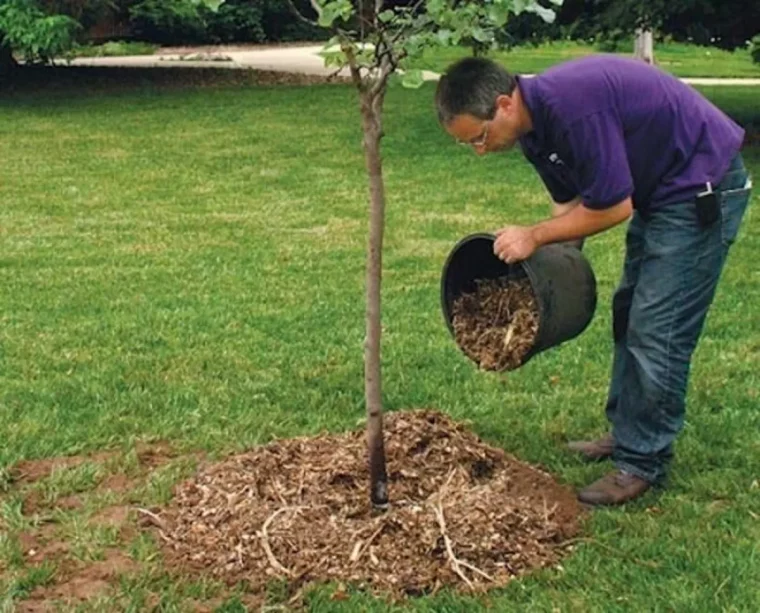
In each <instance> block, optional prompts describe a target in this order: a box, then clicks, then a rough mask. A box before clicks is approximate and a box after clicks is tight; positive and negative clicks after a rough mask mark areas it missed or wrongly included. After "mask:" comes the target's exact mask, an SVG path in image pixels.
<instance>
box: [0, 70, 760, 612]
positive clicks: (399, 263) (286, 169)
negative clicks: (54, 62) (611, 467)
mask: <svg viewBox="0 0 760 613" xmlns="http://www.w3.org/2000/svg"><path fill="white" fill-rule="evenodd" d="M706 91H707V93H708V95H710V96H711V97H713V98H714V99H715V100H716V101H717V102H718V103H719V104H720V105H721V106H723V107H724V108H726V109H727V111H728V112H730V113H732V114H734V115H735V116H741V117H749V118H751V116H752V110H753V109H754V108H756V100H757V97H758V94H759V93H760V90H758V89H752V88H736V89H732V88H720V89H719V88H714V89H710V90H706ZM432 93H433V85H432V84H427V85H425V86H424V87H423V88H422V89H421V90H419V91H406V90H402V89H400V88H394V89H392V91H391V92H390V94H389V98H388V101H387V118H386V132H387V136H386V138H385V140H384V149H383V150H384V158H385V179H386V186H387V196H388V211H387V234H386V245H385V252H384V253H385V260H384V286H383V301H384V303H383V309H384V310H383V324H384V336H383V368H384V371H383V372H384V390H383V392H384V402H385V406H386V409H387V410H389V411H394V410H399V409H409V408H415V407H428V408H436V409H440V410H443V411H445V412H447V413H449V414H450V415H452V416H453V417H455V418H456V419H462V420H470V421H471V422H472V427H473V428H474V429H475V430H476V431H477V432H478V433H479V434H481V435H482V436H483V437H484V438H486V439H487V440H488V441H489V442H491V443H493V444H495V445H498V446H500V447H503V448H504V449H507V450H509V451H510V452H512V453H514V454H516V455H517V456H519V457H521V458H523V459H525V460H526V461H529V462H533V463H536V464H539V465H541V466H543V467H545V468H546V469H547V470H549V471H551V472H552V473H554V474H556V475H557V476H558V478H559V479H560V480H561V481H563V482H565V483H568V484H569V485H571V486H573V487H580V486H583V485H585V484H586V483H588V482H589V481H590V480H593V479H595V478H596V477H597V476H599V475H601V474H602V473H603V472H604V471H605V470H607V466H604V465H596V466H588V465H585V464H582V463H581V462H580V461H578V460H577V459H576V458H574V457H571V456H569V455H568V454H567V453H565V452H564V451H563V449H562V442H563V441H564V440H566V439H567V438H571V437H576V436H581V435H588V434H594V433H597V432H601V431H603V430H604V428H605V422H604V417H603V412H602V405H603V402H604V397H605V392H606V386H607V380H608V371H609V366H610V352H611V341H610V334H609V329H610V316H609V303H610V297H611V294H612V292H613V290H614V287H615V284H616V282H617V279H618V275H619V268H620V265H621V263H622V256H623V243H622V239H623V229H622V228H620V229H617V230H615V231H612V232H609V233H606V234H604V235H601V236H598V237H595V238H593V239H591V240H589V241H588V242H587V247H586V252H587V254H588V256H589V258H590V259H591V261H592V263H593V266H594V269H595V271H596V274H597V277H598V286H599V308H598V311H597V313H596V316H595V319H594V321H593V322H592V324H591V326H590V327H589V328H588V329H587V331H586V332H585V333H584V334H583V335H582V336H581V337H579V338H578V339H576V340H575V341H573V342H572V343H568V344H566V345H564V346H562V347H559V348H557V349H554V350H552V351H549V352H546V353H544V354H542V355H540V356H537V357H536V358H534V359H533V360H532V361H531V362H530V363H529V364H528V365H526V366H525V367H524V368H522V369H520V370H518V371H515V372H513V373H510V374H506V375H494V374H484V373H480V372H478V371H476V370H475V369H474V368H473V366H472V364H471V363H469V362H468V361H467V360H466V359H465V358H464V357H463V356H462V355H461V354H460V353H459V351H458V350H457V348H456V347H455V345H454V343H453V342H452V340H451V338H450V337H449V334H448V332H447V330H446V328H445V326H444V324H443V319H442V316H441V312H440V306H439V279H440V272H441V267H442V265H443V261H444V259H445V257H446V255H447V253H448V251H449V250H450V249H451V247H452V246H453V244H454V243H455V242H456V241H457V240H458V239H459V238H460V237H462V236H464V235H465V234H468V233H470V232H475V231H483V230H489V229H493V228H496V227H498V226H500V225H502V224H504V223H507V222H529V221H532V220H537V219H539V218H541V217H542V216H544V215H545V214H546V213H547V212H548V206H547V198H546V196H545V194H544V191H543V189H542V187H541V185H540V183H539V180H538V178H537V177H536V175H535V174H534V173H533V172H532V170H531V169H530V167H529V166H528V164H527V163H526V162H525V161H524V160H523V159H522V158H521V157H520V155H519V154H518V153H509V154H505V155H497V156H493V157H487V158H478V157H476V156H474V155H472V153H470V152H469V151H467V150H465V149H464V148H461V147H457V146H455V145H454V144H453V143H452V142H451V140H450V139H449V138H448V137H447V136H446V135H445V134H444V133H443V132H442V131H441V130H440V128H439V127H438V125H437V124H436V120H435V117H434V112H433V108H432ZM358 126H359V124H358V113H357V108H356V101H355V97H354V93H353V91H352V90H351V89H350V88H349V87H344V86H315V87H309V88H298V87H279V88H256V87H249V88H221V89H207V90H203V91H168V92H167V91H164V92H160V91H158V90H156V89H154V88H146V89H137V90H136V91H133V92H122V93H118V94H117V93H114V94H110V95H109V94H103V93H102V92H101V93H100V95H98V96H94V95H88V91H87V89H86V88H84V87H83V88H80V90H79V91H69V92H59V93H58V94H57V96H56V97H55V98H51V97H48V96H45V95H40V94H37V95H15V96H13V97H6V98H4V99H2V100H1V101H0V157H1V159H2V160H3V176H2V180H1V181H0V202H2V207H0V231H1V232H2V240H0V283H1V284H2V288H3V291H2V293H1V294H0V317H1V318H2V320H1V321H2V325H0V362H1V367H0V436H2V440H3V445H2V446H1V447H0V467H5V468H4V469H3V470H4V471H7V469H8V467H10V465H12V464H13V463H14V462H15V461H17V460H20V459H22V458H39V457H47V456H57V455H63V454H73V453H84V452H92V451H96V450H100V449H103V448H113V447H116V448H124V449H126V448H128V447H129V446H131V445H133V444H134V443H135V441H138V440H156V439H166V440H169V441H171V442H172V444H173V445H175V446H176V447H178V448H180V449H182V448H184V449H206V450H209V451H212V452H213V453H215V454H224V453H227V452H232V451H235V450H241V449H244V448H247V447H249V446H251V445H256V444H260V443H263V442H266V441H269V440H272V439H273V438H277V437H289V436H294V435H308V434H311V433H316V432H318V431H321V430H330V431H338V430H345V429H347V428H353V427H355V426H356V424H357V422H359V421H360V420H361V419H362V417H363V410H364V409H363V378H362V371H363V370H362V369H363V366H362V340H363V335H364V302H363V301H364V294H363V287H364V251H365V239H366V226H367V189H366V178H365V171H364V165H363V159H362V152H361V149H360V136H361V135H360V130H359V127H358ZM745 158H746V160H747V163H748V164H749V166H750V168H751V169H752V170H753V172H754V174H755V176H756V177H757V176H758V175H760V148H757V147H750V148H748V149H747V150H746V153H745ZM753 200H754V203H753V206H752V207H750V210H749V212H748V215H747V218H746V221H745V223H744V226H743V229H742V231H741V234H740V239H739V241H738V242H737V243H736V245H735V247H734V248H733V251H732V254H731V257H730V261H729V264H728V266H727V268H726V270H725V273H724V277H723V280H722V283H721V285H720V287H719V290H718V294H717V296H716V300H715V304H714V307H713V309H712V311H711V313H710V316H709V320H708V323H707V327H706V330H705V333H704V336H703V339H702V342H701V345H700V347H699V348H698V350H697V353H696V356H695V359H694V365H693V371H692V385H691V389H690V393H689V409H688V419H687V423H686V427H685V430H684V432H683V436H682V437H681V438H680V440H679V442H678V445H677V461H676V463H675V465H674V467H673V472H672V476H671V479H670V483H669V487H668V488H667V489H666V490H664V491H662V492H656V493H652V494H650V495H647V496H646V497H645V499H644V500H642V501H641V502H638V503H635V504H632V505H630V506H629V507H628V508H627V509H622V510H621V509H615V510H599V511H595V512H594V513H593V514H592V516H591V517H590V520H589V522H588V524H587V526H586V531H587V534H588V535H589V536H590V537H591V540H590V541H588V542H584V543H580V544H579V545H578V547H577V550H576V551H575V552H574V553H573V555H571V556H570V557H568V558H567V559H566V560H565V561H564V562H563V564H562V567H561V568H559V569H553V570H547V571H542V572H539V573H537V574H535V575H533V576H531V577H529V578H526V579H524V580H522V581H515V582H514V583H513V584H511V585H510V586H509V587H508V588H507V589H505V590H503V591H500V592H496V593H492V594H490V595H487V596H478V597H476V596H458V595H454V594H452V593H449V592H443V593H441V594H438V595H436V596H435V597H432V598H424V599H420V600H415V601H412V602H410V603H408V604H407V605H406V606H407V608H409V609H411V610H416V611H437V612H438V611H464V610H473V611H475V610H485V609H486V608H488V607H492V608H493V610H499V611H505V610H530V611H552V610H563V611H583V612H587V611H600V612H602V611H604V612H608V611H644V610H646V611H665V610H672V611H679V612H680V611H700V612H701V611H708V610H709V611H714V610H726V611H756V610H758V608H760V595H759V594H760V593H759V592H758V590H757V586H758V585H760V563H758V560H759V556H758V553H759V552H758V548H759V545H758V543H760V524H759V523H758V516H759V515H760V482H759V481H758V479H759V477H758V475H760V443H758V438H757V431H758V426H759V425H760V418H759V417H758V412H757V404H758V391H759V390H760V377H759V376H758V372H760V359H759V358H758V356H759V355H760V332H758V329H757V317H756V315H755V311H756V309H755V305H756V304H757V303H758V299H759V298H760V284H759V283H758V281H759V280H760V279H759V277H758V273H757V270H756V266H755V261H756V260H755V257H756V254H757V253H758V249H760V239H758V229H759V227H760V221H758V214H757V205H758V196H757V195H755V196H753ZM191 468H192V467H188V466H185V465H184V464H183V463H182V462H180V463H178V464H175V465H170V466H168V467H167V468H166V469H164V470H162V471H159V473H158V474H157V476H156V477H154V478H153V479H151V480H148V481H147V482H146V484H145V485H144V488H143V489H142V490H140V493H139V495H138V499H137V500H139V502H140V503H141V504H158V503H161V502H164V501H165V500H166V499H167V497H168V495H170V489H169V488H170V485H171V483H172V482H173V481H175V480H176V479H179V478H181V476H182V475H183V474H187V470H188V469H191ZM101 476H102V475H100V473H98V471H97V470H94V469H93V467H92V466H84V467H82V468H79V469H78V471H74V472H71V473H67V474H60V475H55V476H54V477H53V478H51V479H50V481H49V482H48V483H47V485H42V486H41V487H42V488H43V491H47V492H53V491H55V492H59V493H64V492H71V491H74V492H76V491H80V490H82V489H83V488H85V487H89V486H91V485H93V484H94V483H96V482H97V481H98V480H99V479H100V477H101ZM51 495H52V494H51ZM391 496H392V492H391ZM17 502H18V501H17V500H15V499H13V498H10V499H6V500H4V504H5V507H4V508H5V511H4V513H3V515H2V522H3V529H4V530H9V531H11V532H14V533H15V532H18V531H20V530H22V529H24V523H25V522H26V521H28V520H27V519H26V518H24V517H23V516H21V515H20V507H18V508H17V506H16V503H17ZM72 514H74V515H75V512H72ZM68 521H69V522H73V521H74V518H73V517H70V518H69V520H68ZM70 525H71V526H75V525H76V524H73V523H70ZM72 529H74V528H72ZM74 533H75V534H79V533H77V532H76V530H75V532H74ZM80 533H81V534H80V537H78V538H79V540H78V541H77V542H78V543H79V547H78V548H77V549H76V553H77V555H79V556H83V557H85V558H91V557H93V556H95V557H96V556H97V555H98V551H100V549H101V548H102V547H104V546H108V545H110V544H112V541H113V535H111V534H110V533H108V532H106V533H102V534H101V533H92V532H87V531H84V532H81V531H80ZM0 544H2V546H0V554H2V556H3V561H2V562H0V568H2V569H3V571H2V572H3V580H2V581H1V582H0V585H5V586H9V587H7V589H9V590H10V592H8V593H9V596H6V599H5V601H6V602H11V600H12V599H13V598H16V600H18V599H20V598H22V597H23V596H24V594H27V593H28V592H29V589H28V588H29V586H33V585H39V584H41V583H42V584H44V583H45V582H48V581H50V570H49V569H48V568H43V569H42V570H39V569H35V568H34V567H31V566H28V565H25V564H24V562H23V559H19V552H18V550H17V548H15V547H14V545H13V542H11V541H7V542H4V543H0ZM400 546H402V545H401V544H400ZM128 551H129V552H130V554H131V555H132V557H133V558H134V559H136V560H139V561H141V563H145V564H146V565H147V566H146V570H145V572H144V575H140V576H138V577H135V578H133V579H130V580H128V581H127V580H125V581H123V582H122V584H121V585H120V587H119V593H118V594H117V595H116V596H114V597H113V599H112V600H108V599H106V600H104V601H102V602H100V601H99V602H98V603H91V605H90V606H91V610H146V609H150V608H152V607H153V606H154V605H155V606H159V609H158V610H183V609H182V607H183V605H182V603H183V602H184V601H185V600H184V599H187V598H195V597H196V596H195V594H196V593H200V594H201V595H203V594H205V592H204V590H206V589H208V590H209V594H211V593H213V594H216V593H217V592H218V586H211V587H204V586H203V585H199V584H197V583H195V582H190V583H188V584H185V583H181V584H177V583H175V582H174V581H173V580H171V579H170V578H169V577H168V576H165V575H163V574H161V572H162V571H160V561H159V560H158V558H157V556H156V553H155V550H154V547H153V546H152V545H151V544H150V542H149V541H146V540H145V539H144V538H142V537H140V538H136V539H135V540H134V541H133V542H132V543H131V545H130V546H129V548H128ZM151 569H157V570H151ZM275 592H276V590H275ZM151 595H152V597H151ZM156 599H158V603H159V604H157V605H156V604H155V603H156ZM277 599H278V596H277V594H276V593H273V601H277ZM0 600H2V599H0ZM150 603H152V604H150ZM162 603H163V604H162ZM307 603H308V605H309V608H310V609H311V610H313V611H347V612H348V611H357V610H363V611H386V610H391V609H393V610H396V609H399V610H400V609H401V606H399V607H396V608H393V607H391V606H390V605H387V604H386V603H383V602H382V601H376V600H373V599H371V598H370V597H368V596H366V595H362V594H355V595H353V596H352V598H351V599H350V600H348V601H345V602H339V601H334V600H331V599H330V591H329V590H327V589H324V590H317V591H316V592H314V593H312V594H310V595H309V596H308V600H307ZM149 604H150V606H149ZM219 606H220V608H219V610H226V611H239V610H244V609H243V608H242V601H240V600H238V599H237V596H234V595H231V596H230V597H229V599H228V600H226V601H225V602H224V603H222V604H220V605H219ZM161 607H162V608H161Z"/></svg>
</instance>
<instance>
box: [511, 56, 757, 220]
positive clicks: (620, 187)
mask: <svg viewBox="0 0 760 613" xmlns="http://www.w3.org/2000/svg"><path fill="white" fill-rule="evenodd" d="M518 84H519V88H520V93H521V94H522V97H523V100H524V101H525V103H526V105H527V107H528V109H529V111H530V114H531V118H532V120H533V131H532V132H530V133H528V134H526V135H525V136H523V137H522V138H521V139H520V144H521V146H522V150H523V153H524V154H525V157H526V158H527V159H528V160H529V161H530V162H531V163H532V164H533V165H534V166H535V167H536V169H537V171H538V173H539V175H540V176H541V178H542V179H543V181H544V183H545V184H546V186H547V188H548V189H549V192H550V193H551V195H552V198H553V199H554V200H555V201H556V202H568V201H569V200H572V199H573V198H575V197H576V196H580V197H581V198H582V200H583V203H584V204H585V205H586V206H587V207H589V208H593V209H604V208H607V207H610V206H612V205H614V204H617V203H618V202H620V201H621V200H624V199H625V198H626V197H628V196H632V199H633V205H634V207H635V208H637V209H639V210H646V209H648V208H650V207H657V206H660V205H664V204H670V203H674V202H684V201H687V200H690V199H692V198H693V197H694V196H695V195H696V194H697V193H698V192H700V191H702V190H703V189H704V188H705V184H706V183H707V182H708V181H709V182H710V183H712V184H713V185H715V184H717V183H718V182H719V181H720V179H721V177H722V176H723V174H724V173H725V172H726V170H727V169H728V166H729V164H730V163H731V160H732V159H733V158H734V157H735V155H736V154H737V152H738V151H739V149H740V148H741V144H742V141H743V140H744V130H743V129H742V128H741V127H740V126H738V125H737V124H736V123H734V122H733V121H732V120H731V119H729V118H728V117H727V116H726V115H725V114H724V113H723V112H722V111H720V110H719V109H718V108H717V107H715V106H714V105H713V104H712V103H711V102H709V101H708V100H707V99H706V98H704V97H703V96H702V95H701V94H699V93H698V92H697V91H696V90H694V89H693V88H691V87H690V86H688V85H686V84H685V83H683V82H681V81H680V80H679V79H677V78H675V77H673V76H671V75H669V74H667V73H665V72H663V71H661V70H659V69H658V68H653V67H652V66H649V65H647V64H645V63H644V62H641V61H639V60H633V59H625V58H620V57H615V56H612V55H595V56H590V57H585V58H582V59H578V60H573V61H571V62H567V63H564V64H560V65H558V66H555V67H553V68H551V69H549V70H547V71H546V72H544V73H542V74H541V75H539V76H537V77H533V78H527V77H518Z"/></svg>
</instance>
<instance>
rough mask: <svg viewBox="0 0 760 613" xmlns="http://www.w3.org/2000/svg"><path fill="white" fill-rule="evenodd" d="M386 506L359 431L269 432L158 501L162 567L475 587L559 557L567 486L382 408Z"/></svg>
mask: <svg viewBox="0 0 760 613" xmlns="http://www.w3.org/2000/svg"><path fill="white" fill-rule="evenodd" d="M385 435H386V439H385V440H386V454H387V462H388V474H389V489H390V497H391V501H392V506H391V508H390V510H389V511H387V512H386V513H381V514H377V513H375V512H373V511H372V510H371V508H370V505H369V500H368V470H367V462H366V441H365V434H364V431H363V430H359V431H356V432H350V433H345V434H338V435H323V436H319V437H314V438H301V439H292V440H286V441H276V442H273V443H271V444H269V445H267V446H265V447H260V448H257V449H254V450H252V451H250V452H247V453H244V454H241V455H236V456H233V457H230V458H229V459H226V460H224V461H222V462H220V463H218V464H214V465H211V466H208V467H207V468H206V469H204V470H202V471H201V472H199V473H198V474H197V475H196V476H195V477H193V478H191V479H189V480H187V481H185V482H183V483H181V484H179V485H178V486H177V487H176V489H175V496H174V499H173V501H172V502H171V503H170V504H169V505H168V506H167V507H166V508H163V509H153V511H155V514H154V515H153V516H152V518H151V523H152V524H153V526H154V529H155V530H157V531H158V533H159V537H160V538H159V539H158V540H159V541H160V542H161V544H162V548H163V551H164V554H165V558H166V560H165V561H166V563H167V565H168V566H169V567H170V568H175V569H177V570H180V571H182V572H190V573H191V574H192V573H198V574H199V575H202V576H208V575H211V576H213V577H214V578H216V579H220V580H222V581H224V582H226V583H228V584H230V585H232V584H235V583H236V582H238V581H245V582H247V584H248V586H249V588H250V590H251V592H252V593H256V592H257V591H261V592H264V591H265V590H266V586H267V583H268V582H270V581H271V580H272V579H275V578H280V579H284V580H287V581H288V585H289V587H290V589H291V590H292V591H293V592H296V593H297V591H298V589H299V588H301V587H302V586H304V585H305V584H309V583H313V582H328V581H335V582H339V583H343V584H352V585H354V586H356V587H358V588H360V589H368V590H371V591H372V592H375V593H381V594H389V595H391V596H394V597H404V596H408V595H420V594H426V593H431V592H435V591H436V590H438V589H439V588H440V587H442V586H444V585H449V586H452V585H453V586H456V587H460V588H463V589H472V590H475V591H478V590H484V589H489V588H492V587H497V586H502V585H504V584H506V583H507V582H508V581H510V580H511V579H512V578H513V577H516V576H520V575H522V574H524V573H527V572H529V571H531V570H533V569H536V568H541V567H545V566H550V565H553V564H555V563H557V562H558V560H559V558H560V556H561V555H562V552H563V542H564V541H565V540H566V539H568V538H569V537H571V536H573V535H574V534H575V533H576V531H577V529H578V523H577V522H578V516H579V512H580V508H579V506H578V503H577V502H576V499H575V496H574V494H573V492H572V491H571V490H570V489H569V488H566V487H563V486H560V485H558V484H557V483H556V482H555V481H554V479H553V478H552V477H551V476H550V475H548V474H546V473H544V472H541V471H539V470H537V469H535V468H533V467H530V466H528V465H526V464H523V463H521V462H519V461H518V460H516V459H515V458H513V457H511V456H509V455H507V454H505V453H504V452H502V451H501V450H499V449H495V448H493V447H490V446H488V445H486V444H484V443H483V442H481V441H480V440H479V439H478V438H477V437H476V436H475V435H474V434H472V433H471V432H469V431H468V430H467V429H466V428H465V427H464V426H463V425H460V424H457V423H454V422H452V421H451V420H449V419H448V418H447V417H445V416H443V415H441V414H439V413H435V412H429V411H419V412H411V413H401V412H399V413H394V414H391V415H389V416H388V417H387V418H386V431H385Z"/></svg>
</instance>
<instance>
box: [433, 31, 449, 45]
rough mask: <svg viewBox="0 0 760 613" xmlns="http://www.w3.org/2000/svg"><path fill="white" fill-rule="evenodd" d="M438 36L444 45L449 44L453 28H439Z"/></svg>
mask: <svg viewBox="0 0 760 613" xmlns="http://www.w3.org/2000/svg"><path fill="white" fill-rule="evenodd" d="M436 36H437V37H438V42H440V43H441V44H442V45H448V44H449V42H451V30H438V32H437V33H436Z"/></svg>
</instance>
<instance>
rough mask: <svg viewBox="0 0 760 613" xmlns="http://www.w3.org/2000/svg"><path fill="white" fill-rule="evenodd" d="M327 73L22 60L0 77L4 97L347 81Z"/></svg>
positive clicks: (0, 86)
mask: <svg viewBox="0 0 760 613" xmlns="http://www.w3.org/2000/svg"><path fill="white" fill-rule="evenodd" d="M347 82H348V80H347V79H346V78H344V77H333V78H329V77H324V76H320V75H307V74H296V73H284V72H274V71H267V70H254V69H250V70H249V69H229V68H218V67H217V68H215V67H208V68H190V67H177V66H167V67H166V68H144V67H121V66H21V67H20V68H19V69H18V70H17V71H16V72H15V73H14V77H13V79H6V80H3V79H0V100H3V99H4V98H13V97H14V96H16V95H28V94H45V95H50V94H52V93H56V94H60V95H64V96H68V95H82V94H85V93H122V92H128V91H139V90H145V89H148V90H151V91H165V90H187V89H192V90H197V89H206V88H212V89H213V88H219V87H271V86H279V85H285V86H293V85H295V86H300V85H317V84H322V83H336V84H337V83H347Z"/></svg>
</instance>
